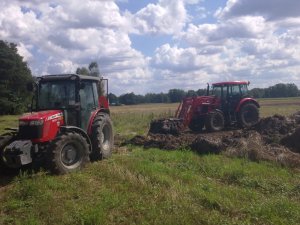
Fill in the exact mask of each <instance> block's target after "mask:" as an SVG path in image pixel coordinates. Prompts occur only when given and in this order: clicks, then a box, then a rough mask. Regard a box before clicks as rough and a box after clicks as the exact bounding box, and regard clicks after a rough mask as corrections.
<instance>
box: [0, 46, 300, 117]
mask: <svg viewBox="0 0 300 225" xmlns="http://www.w3.org/2000/svg"><path fill="white" fill-rule="evenodd" d="M76 73H77V74H83V75H88V76H100V71H99V67H98V64H97V63H96V62H92V63H90V64H89V66H88V67H87V68H86V67H81V68H77V70H76ZM33 81H34V77H33V76H32V74H31V71H30V69H29V67H28V65H27V62H25V61H24V59H23V57H22V56H20V55H19V53H18V50H17V45H16V44H14V43H8V42H5V41H2V40H0V115H4V114H20V113H22V112H24V111H26V110H27V106H28V104H30V103H31V99H32V93H30V92H28V91H27V87H26V84H27V83H29V82H33ZM103 90H104V87H100V90H99V92H100V93H101V92H102V93H103V92H104V91H103ZM205 94H206V89H198V90H189V91H184V90H182V89H170V90H169V91H168V92H167V93H162V92H161V93H147V94H145V95H137V94H135V93H133V92H131V93H126V94H122V95H120V96H116V95H115V94H113V93H110V94H109V96H108V97H109V101H110V103H111V104H115V105H118V104H126V105H133V104H142V103H173V102H179V101H181V99H182V98H184V97H192V96H202V95H205ZM250 95H251V96H253V97H255V98H278V97H296V96H300V91H299V89H298V87H297V86H296V85H295V84H293V83H290V84H282V83H280V84H276V85H274V86H270V87H268V88H254V89H252V90H250Z"/></svg>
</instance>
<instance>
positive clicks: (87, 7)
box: [0, 0, 300, 94]
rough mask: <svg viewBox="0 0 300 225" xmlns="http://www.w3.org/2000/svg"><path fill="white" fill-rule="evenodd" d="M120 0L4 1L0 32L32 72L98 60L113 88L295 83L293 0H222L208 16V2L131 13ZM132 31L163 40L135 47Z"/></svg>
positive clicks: (299, 57) (166, 3)
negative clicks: (146, 51)
mask: <svg viewBox="0 0 300 225" xmlns="http://www.w3.org/2000/svg"><path fill="white" fill-rule="evenodd" d="M119 2H122V4H125V5H126V4H131V3H130V1H127V0H87V1H85V2H84V3H83V2H82V1H80V0H64V1H63V0H53V1H51V3H50V2H49V1H40V0H39V1H38V0H3V1H1V2H0V39H4V40H7V41H10V42H15V43H17V44H18V51H19V53H20V54H21V55H22V56H23V57H24V59H25V60H27V61H28V62H29V65H30V67H31V69H32V71H33V73H34V74H35V75H40V74H47V73H64V72H67V73H70V72H74V71H75V70H76V68H77V67H81V66H87V65H88V64H89V63H90V62H91V61H97V62H98V64H99V66H100V71H101V73H102V74H104V75H106V76H107V77H109V78H110V87H111V90H112V92H114V93H116V94H122V93H125V92H131V91H134V92H136V93H145V92H160V91H167V90H168V89H171V88H174V87H175V88H183V89H186V90H187V89H198V88H200V87H204V86H205V84H206V83H207V82H215V81H221V80H251V82H252V84H254V85H258V86H262V85H263V84H264V85H268V84H269V85H272V84H274V82H285V81H287V82H295V83H297V84H298V85H300V75H299V71H300V70H299V69H300V66H299V65H300V29H299V25H300V16H299V15H298V12H297V10H296V9H298V8H300V7H299V6H300V5H299V4H300V3H298V2H296V1H292V0H287V1H281V0H274V1H269V0H268V1H260V0H251V1H250V0H239V1H237V0H228V1H227V3H226V5H225V6H224V7H223V8H219V9H218V10H217V12H216V13H215V17H214V18H212V17H211V13H210V12H209V13H208V11H207V9H206V8H205V4H204V3H207V4H208V3H209V1H203V0H157V1H151V2H150V3H149V4H147V5H145V7H143V8H141V9H139V10H137V12H136V13H130V12H129V11H127V10H126V9H125V10H123V11H122V10H121V9H120V8H119V6H118V4H119ZM197 13H198V14H197ZM202 16H204V17H205V16H208V17H210V18H207V20H206V19H203V18H204V17H202ZM200 17H201V18H202V19H201V20H199V18H200ZM199 21H205V22H203V23H200V22H199ZM132 34H135V35H136V34H137V35H138V36H139V38H140V37H141V38H142V37H143V36H144V35H145V36H147V41H149V39H151V37H152V36H155V37H156V41H157V39H159V38H160V37H163V38H162V39H161V40H163V41H161V40H160V41H159V43H160V44H159V45H157V47H156V49H155V51H154V52H153V53H151V52H150V54H147V55H148V56H145V55H144V53H143V52H141V51H139V50H137V49H134V47H133V46H135V45H134V44H133V43H132V40H134V39H131V37H132V36H131V35H132ZM155 44H156V42H155V41H154V43H151V45H155ZM145 48H147V43H145Z"/></svg>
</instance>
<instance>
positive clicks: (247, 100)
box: [235, 98, 259, 112]
mask: <svg viewBox="0 0 300 225" xmlns="http://www.w3.org/2000/svg"><path fill="white" fill-rule="evenodd" d="M245 102H252V103H254V104H255V105H256V106H257V107H259V104H258V102H257V101H256V100H255V99H253V98H243V99H242V100H241V101H240V102H239V104H238V106H237V107H236V109H235V111H236V112H239V111H240V109H241V106H242V105H243V104H244V103H245Z"/></svg>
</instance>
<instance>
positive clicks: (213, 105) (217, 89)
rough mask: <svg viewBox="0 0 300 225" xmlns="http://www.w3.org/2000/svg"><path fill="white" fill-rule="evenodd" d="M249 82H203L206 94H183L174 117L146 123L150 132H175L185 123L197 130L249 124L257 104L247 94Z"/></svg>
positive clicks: (254, 118) (256, 112) (256, 116)
mask: <svg viewBox="0 0 300 225" xmlns="http://www.w3.org/2000/svg"><path fill="white" fill-rule="evenodd" d="M248 85H249V82H245V81H233V82H221V83H215V84H212V89H211V90H210V87H209V85H208V86H207V96H196V97H188V98H184V99H183V100H182V102H181V103H180V105H179V107H178V109H177V111H176V114H175V118H171V119H167V120H158V121H156V122H153V123H152V124H151V126H150V132H152V133H157V132H163V133H173V134H177V133H178V132H180V131H181V130H183V129H185V128H186V127H189V128H190V129H191V130H192V131H195V132H199V131H201V130H202V129H203V128H204V127H205V128H206V130H207V131H220V130H222V129H223V128H224V127H229V126H239V127H251V126H253V125H255V124H256V123H257V122H258V121H259V110H258V109H259V107H260V106H259V104H258V102H257V101H256V100H254V99H253V98H250V97H249V96H248Z"/></svg>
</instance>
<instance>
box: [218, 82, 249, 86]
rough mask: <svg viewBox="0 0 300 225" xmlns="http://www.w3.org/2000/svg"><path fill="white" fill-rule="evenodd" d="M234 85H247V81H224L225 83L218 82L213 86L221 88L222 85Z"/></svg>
mask: <svg viewBox="0 0 300 225" xmlns="http://www.w3.org/2000/svg"><path fill="white" fill-rule="evenodd" d="M236 84H246V85H249V84H250V82H249V81H225V82H219V83H213V84H212V85H213V86H222V85H236Z"/></svg>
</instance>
